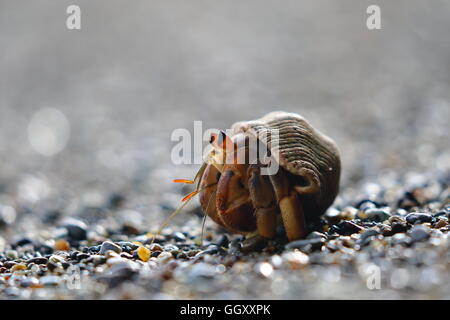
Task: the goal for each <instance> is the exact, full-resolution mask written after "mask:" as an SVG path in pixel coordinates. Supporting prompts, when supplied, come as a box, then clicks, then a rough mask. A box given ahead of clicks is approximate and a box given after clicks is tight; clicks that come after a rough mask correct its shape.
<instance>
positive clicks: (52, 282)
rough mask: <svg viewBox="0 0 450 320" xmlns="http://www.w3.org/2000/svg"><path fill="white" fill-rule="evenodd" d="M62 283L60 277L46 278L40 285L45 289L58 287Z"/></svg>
mask: <svg viewBox="0 0 450 320" xmlns="http://www.w3.org/2000/svg"><path fill="white" fill-rule="evenodd" d="M60 282H61V278H60V277H58V276H53V275H51V276H44V277H41V278H40V283H41V284H42V285H43V286H45V287H54V286H58V285H59V284H60Z"/></svg>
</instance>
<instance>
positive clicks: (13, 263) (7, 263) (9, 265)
mask: <svg viewBox="0 0 450 320" xmlns="http://www.w3.org/2000/svg"><path fill="white" fill-rule="evenodd" d="M16 264H17V262H14V261H5V262H4V263H3V266H4V267H5V268H6V269H11V268H12V267H14V266H15V265H16Z"/></svg>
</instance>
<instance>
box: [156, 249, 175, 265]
mask: <svg viewBox="0 0 450 320" xmlns="http://www.w3.org/2000/svg"><path fill="white" fill-rule="evenodd" d="M157 259H158V261H160V262H163V263H166V262H168V261H169V260H171V259H173V255H172V254H171V253H170V252H167V251H164V252H161V253H160V254H159V255H158V258H157Z"/></svg>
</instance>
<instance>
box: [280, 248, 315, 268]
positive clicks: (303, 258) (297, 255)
mask: <svg viewBox="0 0 450 320" xmlns="http://www.w3.org/2000/svg"><path fill="white" fill-rule="evenodd" d="M283 258H284V259H285V260H286V261H287V263H288V264H289V266H290V267H291V269H301V268H303V267H304V266H306V265H307V264H308V262H309V257H308V256H307V255H306V254H304V253H303V252H301V251H289V252H287V253H285V254H283Z"/></svg>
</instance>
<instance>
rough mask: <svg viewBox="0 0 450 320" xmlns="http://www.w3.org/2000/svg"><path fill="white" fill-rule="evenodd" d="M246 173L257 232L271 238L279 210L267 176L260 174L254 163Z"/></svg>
mask: <svg viewBox="0 0 450 320" xmlns="http://www.w3.org/2000/svg"><path fill="white" fill-rule="evenodd" d="M248 175H249V179H248V188H249V191H250V198H251V199H252V204H253V207H254V208H255V210H256V211H255V215H256V228H257V231H258V234H259V235H260V236H263V237H265V238H273V237H275V234H276V229H277V215H278V213H279V211H280V210H279V209H278V207H277V205H276V200H275V195H274V192H273V187H272V184H271V183H270V180H269V178H268V176H262V175H261V172H260V168H259V167H258V166H256V165H251V166H250V168H249V170H248Z"/></svg>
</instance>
